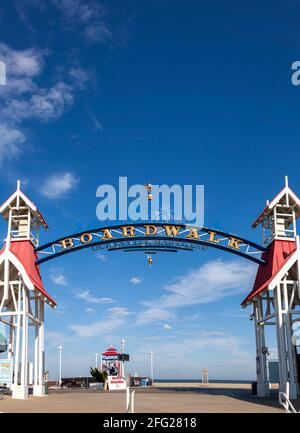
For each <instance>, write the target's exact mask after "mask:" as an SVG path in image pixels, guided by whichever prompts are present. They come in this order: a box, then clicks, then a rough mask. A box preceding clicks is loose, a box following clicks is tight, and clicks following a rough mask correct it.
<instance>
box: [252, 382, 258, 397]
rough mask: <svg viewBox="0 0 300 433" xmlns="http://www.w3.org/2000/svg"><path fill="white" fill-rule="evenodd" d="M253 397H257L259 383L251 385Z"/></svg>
mask: <svg viewBox="0 0 300 433" xmlns="http://www.w3.org/2000/svg"><path fill="white" fill-rule="evenodd" d="M251 390H252V395H257V382H252V383H251Z"/></svg>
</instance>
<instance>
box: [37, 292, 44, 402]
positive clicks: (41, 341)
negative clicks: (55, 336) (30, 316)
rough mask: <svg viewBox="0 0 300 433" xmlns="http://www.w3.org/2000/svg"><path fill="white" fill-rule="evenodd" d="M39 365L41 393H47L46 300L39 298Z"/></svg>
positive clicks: (41, 394)
mask: <svg viewBox="0 0 300 433" xmlns="http://www.w3.org/2000/svg"><path fill="white" fill-rule="evenodd" d="M39 304H40V305H39V307H40V308H39V320H40V325H39V337H38V341H39V349H38V352H39V361H38V362H39V366H38V371H39V373H38V377H39V395H40V396H43V395H45V384H44V372H45V348H44V301H43V300H42V299H41V297H40V298H39Z"/></svg>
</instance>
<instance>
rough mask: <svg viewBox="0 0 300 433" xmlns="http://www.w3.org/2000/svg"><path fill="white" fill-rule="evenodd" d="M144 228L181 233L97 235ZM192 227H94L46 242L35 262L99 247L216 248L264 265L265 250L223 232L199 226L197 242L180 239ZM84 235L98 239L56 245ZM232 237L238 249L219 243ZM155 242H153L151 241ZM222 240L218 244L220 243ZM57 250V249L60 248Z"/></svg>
mask: <svg viewBox="0 0 300 433" xmlns="http://www.w3.org/2000/svg"><path fill="white" fill-rule="evenodd" d="M145 225H155V226H156V227H158V228H159V227H160V228H164V226H169V227H172V226H173V227H179V228H180V230H183V231H181V232H179V233H178V234H179V236H174V237H173V236H159V235H157V234H155V235H143V236H136V235H135V236H126V237H125V236H121V237H114V238H109V239H103V240H100V239H101V238H99V232H102V231H103V230H105V229H108V230H109V231H114V232H118V230H122V228H123V227H124V226H132V227H134V229H138V228H143V227H144V226H145ZM191 227H193V226H186V225H184V224H174V223H156V222H152V221H151V222H149V221H145V222H141V223H133V224H118V225H112V226H105V227H97V228H96V229H91V230H85V231H82V232H78V233H74V234H72V235H68V236H66V237H63V238H59V239H56V240H55V241H53V242H49V243H47V244H45V245H42V246H40V247H38V248H36V249H35V251H36V253H37V254H38V260H37V261H36V264H41V263H44V262H46V261H49V260H52V259H54V258H56V257H59V256H62V255H65V254H69V253H71V252H74V251H78V250H82V249H85V248H93V247H94V248H98V246H101V245H103V246H105V248H106V249H107V250H108V251H116V250H118V251H143V252H148V253H150V252H151V253H153V252H177V251H180V250H187V251H193V250H195V249H199V248H202V249H203V248H208V247H212V248H217V249H221V250H224V251H227V252H230V253H233V254H235V255H238V256H240V257H244V258H245V259H247V260H250V261H253V262H255V263H259V264H262V263H265V261H264V260H263V259H262V258H261V257H258V256H260V255H261V253H263V252H264V251H266V249H265V248H264V247H262V246H261V245H258V244H256V243H254V242H252V241H248V240H246V239H244V238H241V237H239V236H237V235H235V234H231V233H225V232H223V231H220V230H215V229H210V228H208V227H202V228H199V229H197V230H198V233H199V239H191V238H186V237H181V235H182V234H183V233H185V232H186V231H188V230H189V229H190V228H191ZM211 232H213V233H215V235H216V236H218V239H219V242H211V241H209V240H208V239H205V237H206V238H207V237H208V235H210V234H211ZM85 234H91V235H94V236H96V237H98V240H95V241H92V242H89V243H85V244H83V243H78V244H76V245H74V246H72V247H70V248H66V249H62V248H61V246H60V245H59V243H60V242H61V241H63V240H65V239H70V238H71V239H72V240H76V242H77V241H78V238H80V237H81V236H83V235H85ZM231 238H235V239H238V240H239V241H240V247H241V249H240V248H238V249H237V248H232V247H229V246H228V245H226V244H224V243H223V244H222V242H224V241H226V240H229V239H231ZM153 241H154V242H153ZM220 241H221V242H220ZM59 248H60V249H59Z"/></svg>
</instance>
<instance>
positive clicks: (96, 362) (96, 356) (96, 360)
mask: <svg viewBox="0 0 300 433" xmlns="http://www.w3.org/2000/svg"><path fill="white" fill-rule="evenodd" d="M95 368H98V353H95Z"/></svg>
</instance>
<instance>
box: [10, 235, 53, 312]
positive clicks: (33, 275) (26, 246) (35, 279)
mask: <svg viewBox="0 0 300 433" xmlns="http://www.w3.org/2000/svg"><path fill="white" fill-rule="evenodd" d="M10 251H11V252H12V253H13V255H14V256H15V257H16V258H17V259H18V260H19V261H20V262H21V263H22V265H23V266H24V268H25V270H26V273H27V275H28V277H29V279H30V281H31V282H32V284H33V285H34V287H35V288H36V289H37V290H38V291H39V292H41V293H42V294H43V295H45V296H46V297H47V298H48V299H49V301H51V302H52V303H53V304H54V305H56V302H55V301H54V299H53V298H51V296H50V295H49V294H48V293H47V292H46V291H45V289H44V286H43V282H42V278H41V274H40V267H39V266H38V265H36V264H35V262H36V260H37V254H36V252H35V251H34V246H33V245H32V243H31V242H30V241H28V240H26V241H12V242H11V244H10Z"/></svg>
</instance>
